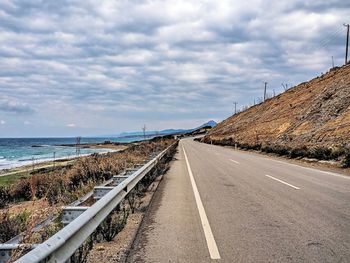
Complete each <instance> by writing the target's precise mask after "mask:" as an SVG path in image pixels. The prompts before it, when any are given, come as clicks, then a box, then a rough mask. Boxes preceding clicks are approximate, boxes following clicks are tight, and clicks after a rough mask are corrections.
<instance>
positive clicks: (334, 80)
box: [204, 65, 350, 148]
mask: <svg viewBox="0 0 350 263" xmlns="http://www.w3.org/2000/svg"><path fill="white" fill-rule="evenodd" d="M211 140H213V141H222V140H226V141H227V140H229V141H231V142H237V143H239V144H247V145H262V146H264V145H280V146H283V147H288V148H296V147H307V148H311V147H350V65H347V66H343V67H341V68H337V69H333V70H331V71H330V72H328V73H326V74H324V75H323V76H321V77H317V78H315V79H313V80H311V81H309V82H305V83H301V84H299V85H298V86H296V87H294V88H292V89H290V90H288V91H286V92H284V93H282V94H280V95H278V96H276V97H274V98H272V99H269V100H267V101H265V102H264V103H261V104H259V105H256V106H253V107H251V108H249V109H248V110H246V111H244V112H241V113H239V114H236V115H234V116H231V117H230V118H228V119H226V120H225V121H223V122H221V123H219V124H218V125H217V126H216V127H215V128H213V129H212V130H211V131H210V132H209V133H208V134H207V135H206V136H205V138H204V141H211Z"/></svg>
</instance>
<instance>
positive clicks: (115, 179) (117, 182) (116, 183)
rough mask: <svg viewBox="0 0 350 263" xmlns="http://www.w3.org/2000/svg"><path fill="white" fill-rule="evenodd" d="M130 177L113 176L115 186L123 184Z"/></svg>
mask: <svg viewBox="0 0 350 263" xmlns="http://www.w3.org/2000/svg"><path fill="white" fill-rule="evenodd" d="M128 177H129V176H126V175H116V176H113V178H112V179H113V185H118V184H120V183H121V182H123V181H124V180H125V179H127V178H128Z"/></svg>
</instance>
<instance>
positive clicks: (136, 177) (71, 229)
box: [0, 142, 177, 263]
mask: <svg viewBox="0 0 350 263" xmlns="http://www.w3.org/2000/svg"><path fill="white" fill-rule="evenodd" d="M176 145H177V142H175V143H174V144H172V145H170V146H169V147H168V148H166V149H165V150H163V151H162V152H161V153H159V154H158V155H157V156H156V157H154V158H153V159H151V160H150V161H149V162H147V163H146V164H144V165H143V166H141V167H140V168H138V170H133V171H131V173H130V174H129V175H128V176H126V175H123V177H122V180H120V179H116V178H114V179H115V180H114V183H115V184H114V185H116V186H114V187H110V188H109V189H107V188H106V189H107V190H108V191H107V190H106V191H104V192H103V194H102V195H101V194H100V195H99V196H98V198H96V202H95V203H94V204H93V205H92V206H90V207H84V208H80V209H77V211H78V214H76V215H75V216H74V218H72V221H70V222H67V225H66V226H65V227H63V228H62V229H61V230H60V231H59V232H57V233H56V234H54V235H53V236H52V237H50V238H49V239H48V240H46V241H45V242H43V243H41V244H37V245H34V246H33V247H34V249H32V250H31V251H29V252H28V253H27V254H25V255H24V256H22V257H20V258H19V259H18V260H17V261H15V262H18V263H39V262H53V263H59V262H70V257H71V256H72V255H73V254H74V253H75V251H76V250H78V248H79V247H80V246H81V245H82V244H83V243H84V242H85V240H87V239H88V238H89V236H90V235H91V234H92V233H93V232H94V231H95V230H96V228H97V227H98V226H99V225H100V224H101V223H102V222H103V221H104V220H105V219H106V218H107V216H108V215H109V214H110V213H111V212H112V211H113V210H114V209H115V208H116V207H117V206H118V204H119V203H120V202H121V201H122V200H123V199H124V198H125V196H126V195H127V194H128V193H129V192H130V191H131V190H132V189H133V188H134V187H135V186H136V185H137V183H138V182H139V181H140V180H141V179H143V178H144V177H145V176H146V175H147V174H148V173H149V172H150V171H151V170H152V169H153V168H154V167H155V166H156V165H157V164H158V163H159V161H160V160H161V159H162V158H163V157H164V156H165V155H166V154H167V153H168V152H169V150H170V149H172V148H174V147H176ZM126 174H127V173H126ZM111 181H113V178H112V179H111ZM76 207H78V206H76ZM70 210H73V211H74V209H73V208H72V207H71V206H70V207H67V209H66V211H68V212H69V211H70ZM79 211H80V212H79ZM7 246H8V249H9V250H12V249H13V248H14V246H16V245H11V244H9V245H7ZM17 246H21V244H17ZM0 258H1V255H0Z"/></svg>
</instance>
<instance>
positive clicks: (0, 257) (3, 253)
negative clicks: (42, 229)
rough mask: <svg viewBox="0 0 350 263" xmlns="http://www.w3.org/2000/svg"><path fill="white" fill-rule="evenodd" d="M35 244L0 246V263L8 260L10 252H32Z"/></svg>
mask: <svg viewBox="0 0 350 263" xmlns="http://www.w3.org/2000/svg"><path fill="white" fill-rule="evenodd" d="M36 246H38V245H37V244H0V263H6V262H8V261H9V260H10V258H11V255H12V251H14V250H16V249H18V248H21V247H23V248H27V249H29V250H32V249H33V248H35V247H36Z"/></svg>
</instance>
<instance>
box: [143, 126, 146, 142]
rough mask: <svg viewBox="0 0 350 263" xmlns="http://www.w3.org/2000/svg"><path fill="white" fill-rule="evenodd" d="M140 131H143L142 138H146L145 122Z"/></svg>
mask: <svg viewBox="0 0 350 263" xmlns="http://www.w3.org/2000/svg"><path fill="white" fill-rule="evenodd" d="M142 131H143V139H144V140H146V124H144V125H143V127H142Z"/></svg>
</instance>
